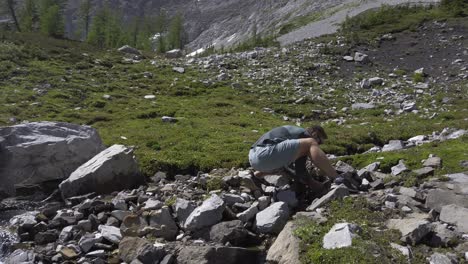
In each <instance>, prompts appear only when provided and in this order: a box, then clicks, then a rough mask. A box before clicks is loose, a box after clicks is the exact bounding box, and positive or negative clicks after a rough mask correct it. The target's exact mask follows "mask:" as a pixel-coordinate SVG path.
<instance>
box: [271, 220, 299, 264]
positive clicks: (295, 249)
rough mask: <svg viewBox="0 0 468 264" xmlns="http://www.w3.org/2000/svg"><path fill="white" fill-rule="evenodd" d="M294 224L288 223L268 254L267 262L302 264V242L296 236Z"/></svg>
mask: <svg viewBox="0 0 468 264" xmlns="http://www.w3.org/2000/svg"><path fill="white" fill-rule="evenodd" d="M294 229H295V227H294V223H293V222H288V223H287V224H286V226H285V227H284V228H283V230H282V231H281V233H280V234H279V235H278V237H277V238H276V240H275V242H274V243H273V245H272V246H271V247H270V249H269V250H268V253H267V257H266V260H267V261H268V262H271V263H277V264H300V263H301V262H300V260H299V258H300V257H299V253H300V251H301V249H300V240H299V238H297V237H296V236H295V235H294Z"/></svg>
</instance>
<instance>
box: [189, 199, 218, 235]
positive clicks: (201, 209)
mask: <svg viewBox="0 0 468 264" xmlns="http://www.w3.org/2000/svg"><path fill="white" fill-rule="evenodd" d="M223 212H224V201H223V199H221V198H220V197H219V196H218V195H216V194H213V195H211V197H210V198H208V199H207V200H205V201H204V202H203V203H202V205H200V206H198V207H197V208H195V210H193V212H192V213H191V214H190V215H189V216H188V217H187V220H185V223H184V228H185V229H187V230H189V231H196V230H200V229H202V228H204V227H209V226H213V225H215V224H217V223H219V221H221V219H222V218H223Z"/></svg>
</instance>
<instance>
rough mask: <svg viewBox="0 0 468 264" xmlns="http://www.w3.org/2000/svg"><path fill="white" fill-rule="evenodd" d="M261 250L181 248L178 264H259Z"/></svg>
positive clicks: (206, 247)
mask: <svg viewBox="0 0 468 264" xmlns="http://www.w3.org/2000/svg"><path fill="white" fill-rule="evenodd" d="M260 253H261V252H260V250H257V249H246V248H239V247H213V246H181V248H180V251H179V253H178V254H177V263H178V264H193V263H196V264H238V263H242V264H258V263H261V254H260Z"/></svg>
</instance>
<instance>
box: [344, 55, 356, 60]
mask: <svg viewBox="0 0 468 264" xmlns="http://www.w3.org/2000/svg"><path fill="white" fill-rule="evenodd" d="M343 60H345V61H354V58H353V57H351V56H344V57H343Z"/></svg>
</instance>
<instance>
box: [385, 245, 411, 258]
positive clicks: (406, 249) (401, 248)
mask: <svg viewBox="0 0 468 264" xmlns="http://www.w3.org/2000/svg"><path fill="white" fill-rule="evenodd" d="M390 246H391V247H392V248H394V249H396V250H398V251H399V252H400V253H401V254H402V255H403V256H405V257H406V258H408V259H411V258H412V257H413V252H411V249H410V248H409V247H405V246H401V245H398V244H395V243H390Z"/></svg>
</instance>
